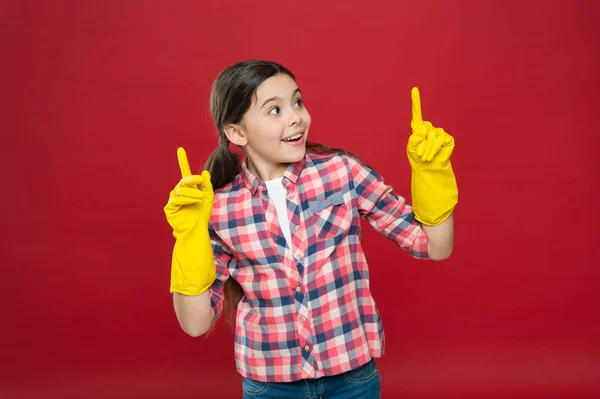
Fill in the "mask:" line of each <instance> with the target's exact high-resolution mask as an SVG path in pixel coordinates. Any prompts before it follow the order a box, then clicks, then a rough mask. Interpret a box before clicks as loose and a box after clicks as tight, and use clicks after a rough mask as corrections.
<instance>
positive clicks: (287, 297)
mask: <svg viewBox="0 0 600 399" xmlns="http://www.w3.org/2000/svg"><path fill="white" fill-rule="evenodd" d="M412 96H413V120H412V123H411V127H412V130H413V133H412V135H411V136H410V137H409V141H408V146H407V154H408V158H409V162H410V164H411V167H412V198H413V206H412V207H411V206H410V205H409V204H407V203H406V201H405V199H404V198H402V197H400V196H397V195H394V193H393V190H392V188H391V187H390V186H387V185H386V184H384V181H383V178H382V177H381V176H380V175H379V174H377V173H376V172H375V171H374V170H373V169H371V168H370V167H368V166H367V165H365V164H364V163H362V162H361V161H360V160H359V159H358V158H357V157H355V156H354V155H353V154H351V153H349V152H347V151H343V150H338V149H331V148H328V147H325V146H323V145H318V144H310V143H308V142H307V139H308V135H309V131H310V126H311V117H310V114H309V113H308V110H307V109H306V107H305V105H304V103H303V101H302V92H301V91H300V88H299V87H298V85H297V84H296V81H295V78H294V75H293V74H292V73H291V72H290V71H289V70H287V69H286V68H284V67H283V66H281V65H279V64H276V63H273V62H268V61H261V60H250V61H245V62H240V63H237V64H234V65H231V66H229V67H228V68H226V69H225V70H223V71H222V72H221V73H220V74H219V76H218V77H217V78H216V80H215V82H214V84H213V88H212V93H211V112H212V116H213V119H214V122H215V125H216V128H217V131H218V132H219V146H218V148H217V149H216V150H215V151H214V152H213V153H212V155H211V156H210V157H209V159H208V161H207V164H206V169H207V170H205V171H203V172H202V174H201V175H192V174H191V172H190V168H189V165H188V161H187V157H186V154H185V151H183V149H181V148H180V149H179V150H178V159H179V165H180V168H181V173H182V179H181V181H180V182H179V183H178V184H177V186H176V187H175V189H174V190H173V191H172V192H171V195H170V197H169V202H168V203H167V205H166V207H165V213H166V216H167V220H168V221H169V223H170V225H171V226H172V227H173V233H174V236H175V238H176V243H175V248H174V250H173V259H172V267H171V292H172V293H173V300H174V305H175V312H176V314H177V318H178V320H179V323H180V325H181V327H182V328H183V330H184V331H185V332H187V333H188V334H189V335H191V336H199V335H202V334H204V333H205V332H207V331H208V330H209V329H210V328H211V327H212V325H213V323H214V321H215V320H216V319H217V318H218V317H219V316H220V315H221V313H222V310H223V308H224V306H225V307H226V309H228V312H229V314H230V316H232V318H233V322H234V324H235V357H236V364H237V371H238V373H240V374H241V375H242V377H243V385H242V388H243V391H244V398H247V399H251V398H296V397H298V398H300V397H301V398H305V397H314V398H321V397H323V398H361V399H365V398H367V399H368V398H379V396H380V378H379V373H378V371H377V368H376V366H375V363H374V361H373V359H374V358H377V357H381V356H382V354H383V352H384V333H383V327H382V323H381V319H380V317H379V313H378V311H377V307H376V305H375V301H374V300H373V297H372V296H371V292H370V289H369V269H368V266H367V261H366V259H365V255H364V252H363V249H362V247H361V242H360V238H361V228H362V227H361V219H366V220H367V221H368V222H369V224H370V225H371V226H372V227H373V228H374V229H375V230H377V231H378V232H380V233H381V234H382V235H384V236H385V237H387V238H389V239H391V240H393V241H394V242H395V243H396V244H397V245H398V246H399V247H400V248H402V249H404V250H406V251H407V252H408V253H409V254H410V255H412V256H413V257H416V258H423V259H425V258H429V259H433V260H441V259H445V258H447V257H448V256H449V255H450V253H451V251H452V246H453V236H454V226H453V216H452V212H453V209H454V207H455V205H456V203H457V200H458V191H457V187H456V180H455V178H454V173H453V171H452V167H451V165H450V162H449V158H450V155H451V153H452V149H453V147H454V140H453V138H452V137H451V136H450V135H448V134H447V133H446V132H444V131H443V130H442V129H439V128H434V127H433V126H432V125H431V123H429V122H424V121H423V120H422V116H421V107H420V99H419V93H418V90H416V88H415V89H413V93H412ZM230 144H234V145H236V146H238V147H239V148H241V149H242V150H243V152H244V154H245V157H244V159H243V161H242V162H240V161H239V160H238V157H237V155H235V154H234V153H233V152H231V151H230V149H229V145H230ZM198 185H200V186H201V188H200V189H199V188H198ZM213 190H214V191H213ZM413 209H414V210H413Z"/></svg>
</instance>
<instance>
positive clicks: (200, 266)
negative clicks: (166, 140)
mask: <svg viewBox="0 0 600 399" xmlns="http://www.w3.org/2000/svg"><path fill="white" fill-rule="evenodd" d="M177 160H178V161H179V168H180V169H181V177H182V179H181V180H180V181H179V183H178V184H177V186H175V188H174V189H173V191H171V193H170V195H169V202H168V203H167V205H166V206H165V208H164V211H165V215H166V216H167V221H168V222H169V224H170V225H171V227H172V228H173V236H174V237H175V238H176V242H175V247H174V248H173V258H172V262H171V293H173V292H179V293H181V294H184V295H200V294H202V293H203V292H204V291H206V290H207V289H208V288H209V287H210V286H211V285H212V283H213V281H215V279H216V277H217V275H216V270H215V262H214V258H213V253H212V245H211V243H210V236H209V233H208V222H209V221H210V213H211V212H212V207H213V202H214V192H213V188H212V184H211V182H210V174H209V173H208V171H207V170H205V171H203V172H202V175H192V172H191V170H190V165H189V163H188V159H187V155H186V153H185V150H184V149H183V148H178V149H177ZM198 184H201V187H202V189H201V190H199V189H198Z"/></svg>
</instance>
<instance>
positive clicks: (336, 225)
mask: <svg viewBox="0 0 600 399" xmlns="http://www.w3.org/2000/svg"><path fill="white" fill-rule="evenodd" d="M308 206H309V208H310V210H311V212H312V213H313V215H315V218H314V219H313V220H314V227H315V234H316V236H317V238H322V239H323V238H330V237H336V236H338V235H340V234H342V233H343V232H344V231H346V230H348V229H349V228H350V225H351V224H352V212H351V210H350V209H349V208H348V205H347V204H346V203H345V201H344V196H343V193H341V192H337V193H334V194H331V195H330V196H328V197H325V198H321V199H317V200H314V201H311V202H310V203H309V204H308Z"/></svg>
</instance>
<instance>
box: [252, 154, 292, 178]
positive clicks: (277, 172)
mask: <svg viewBox="0 0 600 399" xmlns="http://www.w3.org/2000/svg"><path fill="white" fill-rule="evenodd" d="M246 159H247V161H248V170H250V172H251V173H252V174H253V175H254V176H256V177H258V178H259V179H261V180H262V181H269V180H275V179H278V178H280V177H283V174H284V173H285V171H286V169H287V167H288V164H287V163H280V164H269V163H262V162H253V161H252V160H251V159H250V157H247V158H246Z"/></svg>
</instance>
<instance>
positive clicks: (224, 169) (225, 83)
mask: <svg viewBox="0 0 600 399" xmlns="http://www.w3.org/2000/svg"><path fill="white" fill-rule="evenodd" d="M279 74H285V75H288V76H289V77H291V78H292V79H294V80H296V78H295V77H294V75H293V74H292V73H291V72H290V71H289V70H287V69H286V68H284V67H283V66H281V65H279V64H277V63H275V62H271V61H263V60H248V61H242V62H238V63H235V64H233V65H230V66H229V67H227V68H226V69H224V70H223V71H221V73H219V75H218V76H217V78H216V79H215V81H214V83H213V86H212V91H211V95H210V111H211V114H212V118H213V121H214V123H215V127H216V129H217V132H218V134H219V146H218V147H217V148H216V149H215V150H214V151H213V153H212V154H211V155H210V156H209V157H208V160H207V161H206V164H205V166H204V168H205V169H207V170H208V171H209V172H210V176H211V182H212V185H213V188H214V189H215V190H217V189H219V188H222V187H224V186H226V185H227V184H229V183H231V182H233V181H234V179H235V177H236V176H237V175H238V174H239V173H240V171H241V163H240V158H239V156H238V155H237V154H236V153H234V152H233V151H231V150H230V149H229V141H228V139H227V136H226V134H225V127H227V126H228V125H230V124H237V123H240V122H241V121H242V118H243V117H244V114H245V113H246V111H248V109H249V108H250V106H251V103H252V97H253V96H254V95H255V93H256V89H257V88H258V86H259V85H260V84H261V83H262V82H264V81H265V80H267V79H268V78H270V77H272V76H275V75H279ZM306 151H308V152H312V153H315V154H334V153H336V152H342V153H345V154H348V155H350V156H352V157H354V158H357V157H356V156H355V155H354V154H352V153H351V152H348V151H346V150H343V149H340V148H330V147H328V146H326V145H323V144H318V143H309V142H307V143H306ZM357 159H358V158H357ZM224 295H225V299H224V302H225V303H224V311H225V314H226V316H227V322H228V324H229V326H230V327H231V328H232V329H235V316H236V312H237V306H238V304H239V302H240V300H241V299H242V297H243V296H244V291H243V289H242V286H241V285H240V284H239V283H238V282H237V281H235V280H234V279H233V278H229V279H227V281H225V286H224Z"/></svg>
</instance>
